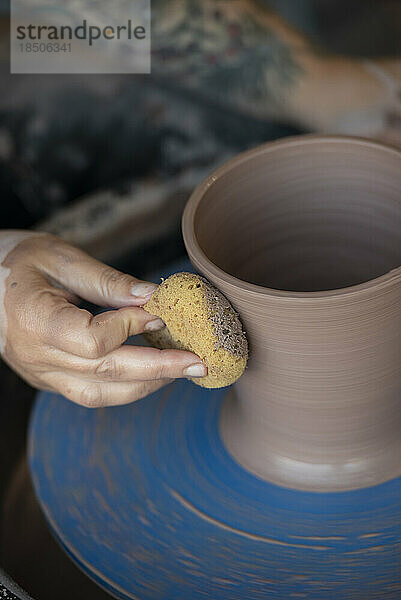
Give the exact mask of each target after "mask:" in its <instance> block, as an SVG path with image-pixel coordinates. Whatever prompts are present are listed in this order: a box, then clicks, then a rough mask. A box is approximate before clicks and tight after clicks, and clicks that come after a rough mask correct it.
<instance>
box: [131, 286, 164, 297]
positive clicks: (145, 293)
mask: <svg viewBox="0 0 401 600" xmlns="http://www.w3.org/2000/svg"><path fill="white" fill-rule="evenodd" d="M157 287H158V286H157V285H156V284H155V283H136V284H135V285H133V286H132V288H131V294H132V295H133V296H136V297H137V298H150V297H151V295H152V294H153V292H154V291H155V290H156V289H157Z"/></svg>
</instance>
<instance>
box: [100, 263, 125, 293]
mask: <svg viewBox="0 0 401 600" xmlns="http://www.w3.org/2000/svg"><path fill="white" fill-rule="evenodd" d="M131 281H132V278H131V277H130V275H126V274H125V273H119V272H118V271H116V270H115V269H113V268H112V267H106V268H105V269H104V270H103V271H102V273H101V275H100V281H99V285H100V288H101V291H102V292H103V294H104V295H110V294H112V293H113V291H114V290H115V289H116V287H117V286H121V285H124V284H127V285H128V284H130V283H131Z"/></svg>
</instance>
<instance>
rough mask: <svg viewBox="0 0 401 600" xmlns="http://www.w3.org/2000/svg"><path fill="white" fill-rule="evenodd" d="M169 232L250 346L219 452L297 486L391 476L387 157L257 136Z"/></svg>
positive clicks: (340, 141)
mask: <svg viewBox="0 0 401 600" xmlns="http://www.w3.org/2000/svg"><path fill="white" fill-rule="evenodd" d="M183 232H184V240H185V243H186V247H187V250H188V254H189V256H190V258H191V261H192V263H193V264H194V266H195V267H196V268H197V269H198V270H199V271H200V272H201V273H202V274H203V275H204V276H205V277H206V278H207V279H208V280H210V281H211V282H212V283H213V284H214V285H215V286H216V287H217V288H218V289H220V290H221V291H222V292H223V294H224V295H225V296H226V297H227V298H228V299H229V301H230V302H231V303H232V304H233V306H234V308H235V309H236V310H237V311H238V313H239V314H240V317H241V320H242V322H243V324H244V328H245V330H246V332H247V337H248V340H249V344H250V358H249V362H248V368H247V370H246V372H245V374H244V375H243V377H242V378H241V379H240V380H239V381H238V382H237V383H236V384H235V386H234V388H233V392H232V393H230V395H229V397H227V400H226V401H225V403H224V405H223V408H222V411H221V414H220V434H221V436H222V439H223V441H224V443H225V445H226V448H227V449H228V451H229V452H230V453H231V455H232V456H233V457H234V458H235V459H236V460H237V461H238V462H239V463H240V464H241V465H242V466H243V467H245V468H246V469H248V470H250V471H251V472H253V473H254V474H256V475H258V476H259V477H261V478H263V479H266V480H269V481H272V482H274V483H277V484H279V485H283V486H286V487H293V488H297V489H305V490H317V491H331V490H348V489H355V488H361V487H366V486H371V485H375V484H378V483H380V482H383V481H386V480H389V479H391V478H393V477H396V476H398V475H400V474H401V268H400V265H401V154H400V153H399V152H398V151H397V150H395V149H392V148H389V147H385V146H383V145H380V144H376V143H374V142H370V141H366V140H360V139H356V138H343V137H316V136H306V137H299V138H293V139H288V140H282V141H279V142H276V143H273V144H268V145H266V146H262V147H259V148H257V149H255V150H252V151H249V152H247V153H244V154H242V155H240V156H238V157H236V158H234V159H233V160H231V161H229V162H228V163H226V164H225V165H223V166H222V167H221V168H220V169H218V170H217V171H215V172H214V173H213V174H212V175H211V176H210V177H209V179H208V180H207V181H206V182H204V183H203V184H201V185H200V186H199V187H198V188H197V189H196V190H195V192H194V193H193V195H192V197H191V200H190V202H189V203H188V205H187V208H186V211H185V214H184V218H183Z"/></svg>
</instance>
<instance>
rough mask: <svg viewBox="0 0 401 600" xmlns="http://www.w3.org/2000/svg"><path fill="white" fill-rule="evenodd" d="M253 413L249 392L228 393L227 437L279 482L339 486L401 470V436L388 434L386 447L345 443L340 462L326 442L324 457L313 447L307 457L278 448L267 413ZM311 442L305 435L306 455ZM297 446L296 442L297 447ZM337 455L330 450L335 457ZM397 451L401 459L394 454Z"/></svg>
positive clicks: (242, 459)
mask: <svg viewBox="0 0 401 600" xmlns="http://www.w3.org/2000/svg"><path fill="white" fill-rule="evenodd" d="M252 417H253V415H252V413H251V412H250V411H249V406H247V402H246V398H245V399H244V400H241V399H239V398H238V397H237V396H236V394H235V391H234V390H233V391H232V392H231V393H229V394H227V396H226V399H225V401H224V403H223V406H222V411H221V416H220V433H221V436H222V439H223V442H224V444H225V446H226V448H227V450H228V451H229V452H230V453H231V454H232V456H233V457H234V458H235V459H236V460H237V461H238V462H239V463H240V464H241V465H242V466H243V467H244V468H245V469H247V470H249V471H251V472H253V473H254V474H255V475H257V476H259V477H262V478H263V479H266V480H268V481H271V482H273V483H276V484H277V485H282V486H285V487H289V488H294V489H298V490H308V491H316V492H336V491H345V490H353V489H359V488H363V487H368V486H374V485H377V484H380V483H384V482H385V481H389V480H390V479H394V478H395V477H399V476H400V475H401V440H400V439H395V440H391V439H390V438H387V439H383V449H382V451H381V452H373V451H372V450H371V453H367V452H366V448H365V447H361V448H360V452H359V454H357V453H356V452H355V448H352V449H350V448H348V447H347V445H346V444H345V445H344V446H343V448H342V449H341V450H342V451H340V450H339V451H338V452H337V454H336V461H335V462H329V461H328V460H327V461H325V457H324V450H323V448H322V451H321V454H320V460H319V461H317V460H316V454H314V453H313V452H311V456H310V460H309V461H308V462H307V461H305V460H301V459H299V458H298V456H297V454H293V455H287V456H286V455H284V454H283V455H280V454H278V453H277V450H276V447H275V445H274V444H272V443H271V439H270V437H271V436H269V422H268V415H267V422H266V421H264V420H263V419H262V418H260V419H253V418H252ZM317 433H318V432H317ZM286 434H288V433H287V431H286ZM275 435H277V432H275ZM334 435H335V434H334ZM310 445H311V440H310V438H308V436H305V440H304V443H303V444H302V448H299V449H300V450H302V455H304V454H305V448H306V449H307V448H308V447H309V446H310ZM296 449H297V448H296V447H295V448H292V450H293V451H294V450H295V451H296ZM300 454H301V452H300ZM332 457H333V454H332V453H331V454H330V459H332ZM395 457H398V458H399V460H394V458H395Z"/></svg>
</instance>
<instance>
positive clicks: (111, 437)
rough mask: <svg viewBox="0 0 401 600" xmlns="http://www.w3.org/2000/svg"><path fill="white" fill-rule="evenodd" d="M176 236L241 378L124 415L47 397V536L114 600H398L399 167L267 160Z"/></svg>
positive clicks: (285, 156) (278, 150)
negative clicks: (219, 303)
mask: <svg viewBox="0 0 401 600" xmlns="http://www.w3.org/2000/svg"><path fill="white" fill-rule="evenodd" d="M183 233H184V240H185V243H186V247H187V250H188V254H189V256H190V259H191V261H192V264H193V265H194V267H195V268H196V269H197V270H198V271H200V272H201V273H202V274H203V275H205V276H206V277H207V278H208V279H210V280H211V281H212V282H213V283H214V284H215V285H216V286H217V287H219V288H220V289H221V290H222V291H223V292H224V293H225V295H226V296H227V297H228V298H229V299H230V301H231V302H232V303H233V304H234V306H235V307H236V308H237V310H238V311H239V313H240V315H241V318H242V320H243V323H244V326H245V329H246V331H247V335H248V338H249V342H250V359H249V367H248V369H247V371H246V372H245V374H244V375H243V376H242V378H241V379H240V380H239V381H238V382H237V384H235V386H233V387H232V388H230V389H229V390H205V389H203V388H200V387H198V386H195V385H193V384H192V383H190V382H187V381H180V382H176V383H175V384H173V385H171V386H168V387H167V388H165V389H164V390H162V391H160V392H157V393H156V394H153V395H152V396H151V397H149V398H147V399H145V400H143V401H139V402H136V403H134V404H132V405H126V406H122V407H117V408H112V409H97V410H88V409H85V408H82V407H78V406H76V405H73V404H72V403H71V402H68V401H67V400H65V399H63V398H60V397H58V396H56V395H54V394H50V393H44V394H41V395H40V397H39V399H38V401H37V404H36V408H35V411H34V414H33V417H32V421H31V426H30V435H29V455H30V467H31V473H32V477H33V482H34V485H35V489H36V493H37V496H38V498H39V501H40V503H41V506H42V508H43V511H44V513H45V515H46V517H47V519H48V522H49V524H50V527H51V529H52V531H53V533H54V534H55V535H56V537H57V538H58V540H59V541H60V543H61V544H62V545H63V547H64V548H65V549H66V551H67V552H68V553H69V555H70V556H71V557H72V558H73V560H74V561H75V562H76V563H77V564H78V565H79V566H80V567H81V568H82V569H83V570H84V571H85V572H86V573H87V574H88V575H89V576H90V577H92V578H93V579H94V580H95V581H97V582H98V583H99V584H100V585H102V586H103V588H105V589H106V590H107V591H108V592H109V593H111V594H112V595H114V596H115V597H117V598H124V599H126V598H134V599H151V598H160V599H166V600H178V599H180V600H184V599H185V600H187V599H189V598H191V600H200V599H204V598H213V599H233V600H237V599H238V600H239V599H241V600H242V599H244V598H246V599H250V600H257V599H261V598H269V599H283V600H284V599H285V600H288V599H291V598H308V599H316V600H326V599H327V600H329V599H331V598H333V597H335V598H338V599H344V600H345V599H346V600H349V599H353V598H355V599H358V600H360V599H362V598H363V599H364V600H368V599H373V598H375V599H380V600H385V599H390V598H391V599H397V600H399V599H401V477H400V471H401V449H400V439H401V422H400V421H401V410H400V408H401V406H400V405H401V368H400V366H401V353H400V349H401V343H400V342H401V270H400V268H399V265H401V154H400V153H399V152H398V151H396V150H394V149H391V148H388V147H385V146H382V145H379V144H375V143H372V142H369V141H364V140H359V139H352V138H338V137H314V136H312V137H308V136H307V137H299V138H294V139H288V140H282V141H279V142H276V143H272V144H267V145H265V146H262V147H259V148H256V149H254V150H252V151H250V152H246V153H244V154H242V155H240V156H238V157H236V158H234V159H233V160H231V161H229V162H228V163H226V164H225V165H223V166H222V167H221V168H220V169H218V170H217V171H215V172H214V173H213V174H212V175H211V176H210V177H209V178H208V179H207V180H206V181H205V182H203V183H202V184H201V185H200V186H199V187H198V188H197V189H196V190H195V192H194V193H193V195H192V197H191V199H190V201H189V203H188V205H187V208H186V210H185V214H184V217H183ZM183 268H184V269H188V265H178V266H177V268H176V270H183ZM163 275H167V273H163Z"/></svg>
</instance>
